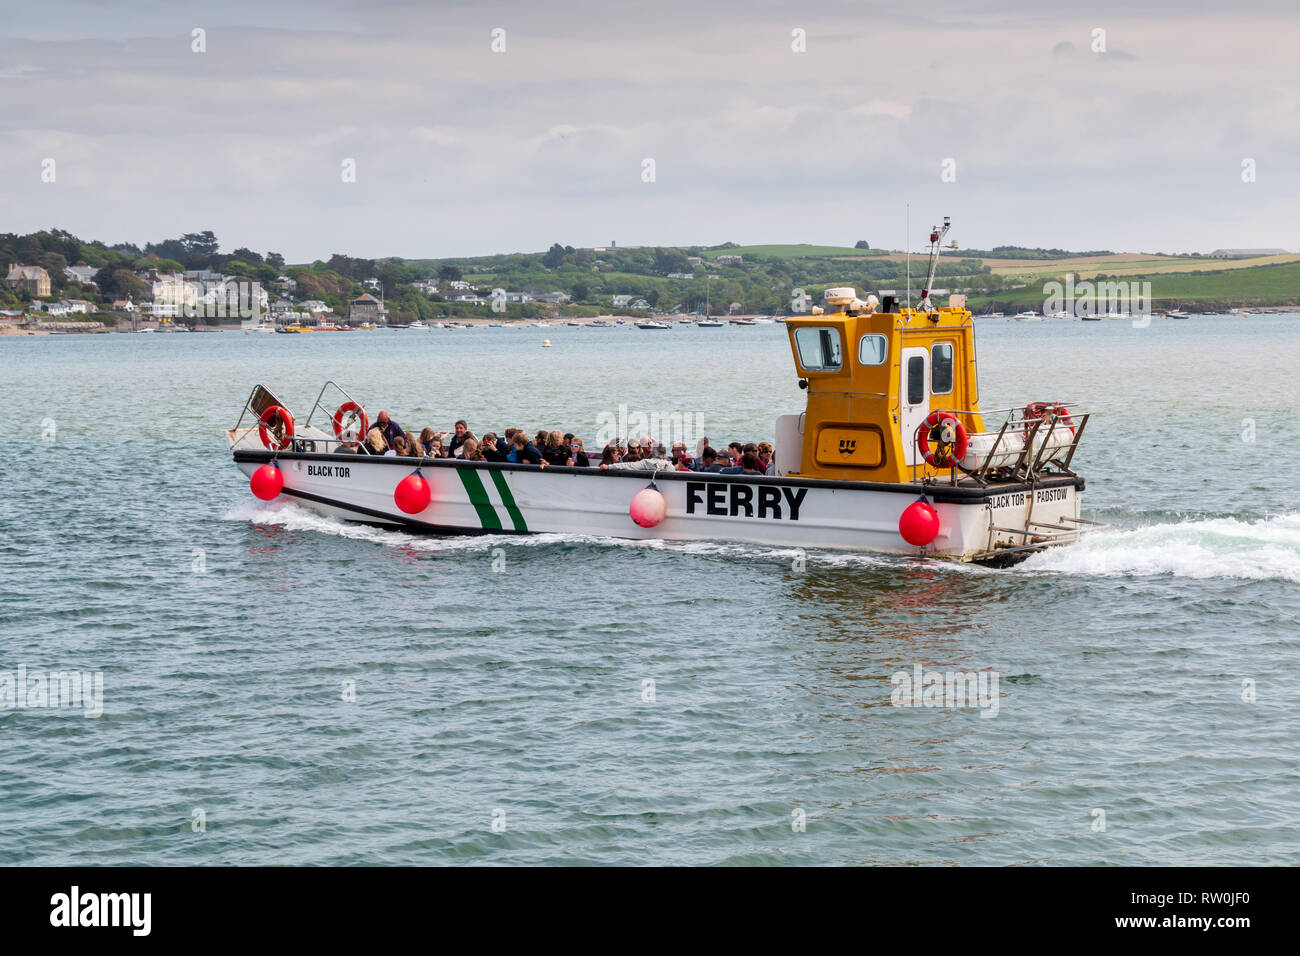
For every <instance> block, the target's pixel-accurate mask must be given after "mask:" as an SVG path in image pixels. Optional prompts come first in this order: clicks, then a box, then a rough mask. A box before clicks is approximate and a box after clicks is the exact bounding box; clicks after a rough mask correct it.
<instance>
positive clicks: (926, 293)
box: [918, 216, 952, 312]
mask: <svg viewBox="0 0 1300 956" xmlns="http://www.w3.org/2000/svg"><path fill="white" fill-rule="evenodd" d="M951 228H952V217H950V216H944V217H943V228H942V229H941V228H940V227H938V226H932V227H931V228H930V274H929V276H928V277H927V278H926V280H925V288H924V289H922V290H921V301H920V302H919V303H918V304H919V305H920V307H921V311H922V312H933V311H934V303H933V302H931V301H930V286H932V285H934V270H935V269H937V268H938V267H939V243H940V242H942V241H943V237H944V236H946V235H948V230H949V229H951Z"/></svg>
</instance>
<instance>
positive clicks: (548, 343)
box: [542, 339, 551, 349]
mask: <svg viewBox="0 0 1300 956" xmlns="http://www.w3.org/2000/svg"><path fill="white" fill-rule="evenodd" d="M550 347H551V340H550V339H542V348H544V349H549V348H550Z"/></svg>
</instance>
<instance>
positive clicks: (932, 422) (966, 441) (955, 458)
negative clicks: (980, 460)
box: [916, 412, 970, 468]
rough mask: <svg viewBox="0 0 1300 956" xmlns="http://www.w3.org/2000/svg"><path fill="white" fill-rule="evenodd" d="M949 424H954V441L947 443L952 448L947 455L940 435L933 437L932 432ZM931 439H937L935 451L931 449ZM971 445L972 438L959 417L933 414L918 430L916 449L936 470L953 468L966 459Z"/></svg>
mask: <svg viewBox="0 0 1300 956" xmlns="http://www.w3.org/2000/svg"><path fill="white" fill-rule="evenodd" d="M948 422H951V423H952V428H953V440H952V441H951V442H948V443H947V444H949V445H951V446H952V448H951V451H950V452H947V453H945V452H944V451H943V450H942V448H943V446H944V444H945V443H944V442H942V441H940V440H939V436H938V435H933V436H932V435H931V432H933V431H934V430H935V429H937V428H939V427H941V426H942V425H944V424H946V423H948ZM931 437H933V438H934V439H935V445H934V448H933V449H931V448H930V439H931ZM969 445H970V437H969V436H968V435H967V434H966V429H965V427H964V426H963V425H962V423H961V422H959V421H958V420H957V416H955V415H950V414H948V413H947V412H931V413H930V415H929V417H928V418H926V420H925V421H924V422H922V423H921V427H920V428H918V429H917V430H916V447H917V448H918V449H919V450H920V452H921V455H922V456H923V457H924V458H925V461H926V464H928V465H933V466H934V467H935V468H952V467H953V466H954V465H956V464H957V462H959V461H961V460H962V459H963V458H965V457H966V449H967V447H968V446H969Z"/></svg>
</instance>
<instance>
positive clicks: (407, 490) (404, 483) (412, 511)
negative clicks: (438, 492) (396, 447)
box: [393, 471, 433, 515]
mask: <svg viewBox="0 0 1300 956" xmlns="http://www.w3.org/2000/svg"><path fill="white" fill-rule="evenodd" d="M432 500H433V489H432V488H430V487H429V483H428V482H427V481H425V480H424V477H423V476H422V475H421V474H420V473H419V472H418V471H413V472H411V473H410V474H409V475H407V476H406V477H405V478H403V479H402V480H401V481H399V482H398V483H397V487H396V488H394V489H393V501H395V502H396V503H397V507H399V508H401V509H402V510H403V511H405V512H406V513H407V514H408V515H418V514H419V513H420V512H421V511H423V510H424V509H425V508H427V507H429V502H430V501H432Z"/></svg>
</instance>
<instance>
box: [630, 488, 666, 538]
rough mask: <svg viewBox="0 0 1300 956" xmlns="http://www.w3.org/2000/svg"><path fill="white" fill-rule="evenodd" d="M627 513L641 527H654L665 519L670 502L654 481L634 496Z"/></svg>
mask: <svg viewBox="0 0 1300 956" xmlns="http://www.w3.org/2000/svg"><path fill="white" fill-rule="evenodd" d="M627 513H628V514H629V515H631V516H632V520H633V521H635V522H636V523H637V524H639V525H640V526H641V527H643V528H653V527H654V526H655V525H657V524H658V523H659V522H661V521H663V520H664V515H666V514H667V513H668V502H667V501H665V500H664V496H663V495H662V494H661V493H660V491H659V489H658V488H656V487H655V486H654V482H651V483H650V484H649V485H647V486H646V487H644V488H642V489H641V490H640V491H638V492H637V493H636V494H635V495H634V496H633V497H632V503H631V504H630V505H628V509H627Z"/></svg>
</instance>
